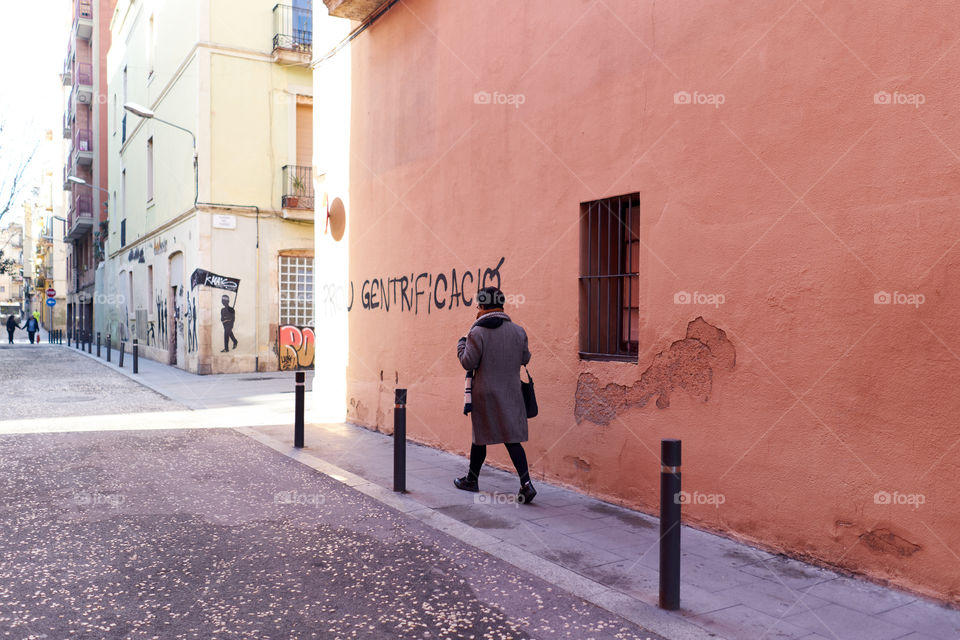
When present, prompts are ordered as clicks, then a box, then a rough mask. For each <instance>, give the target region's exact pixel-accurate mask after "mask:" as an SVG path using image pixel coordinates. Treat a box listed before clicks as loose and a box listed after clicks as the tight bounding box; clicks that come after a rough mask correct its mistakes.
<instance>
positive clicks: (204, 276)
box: [190, 269, 240, 291]
mask: <svg viewBox="0 0 960 640" xmlns="http://www.w3.org/2000/svg"><path fill="white" fill-rule="evenodd" d="M197 285H200V286H204V287H213V288H214V289H224V290H226V291H236V290H237V289H238V288H239V287H240V279H239V278H230V277H228V276H220V275H217V274H215V273H211V272H210V271H207V270H205V269H194V271H193V273H192V274H190V288H191V289H195V288H196V287H197Z"/></svg>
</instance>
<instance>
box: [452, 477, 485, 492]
mask: <svg viewBox="0 0 960 640" xmlns="http://www.w3.org/2000/svg"><path fill="white" fill-rule="evenodd" d="M453 486H455V487H456V488H457V489H460V490H461V491H472V492H473V493H477V492H478V491H480V484H479V483H478V482H477V481H476V480H471V479H470V478H469V476H463V477H462V478H457V479H456V480H454V481H453Z"/></svg>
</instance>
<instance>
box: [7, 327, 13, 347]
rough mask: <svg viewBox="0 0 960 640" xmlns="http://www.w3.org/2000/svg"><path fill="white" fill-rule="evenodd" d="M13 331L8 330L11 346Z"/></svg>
mask: <svg viewBox="0 0 960 640" xmlns="http://www.w3.org/2000/svg"><path fill="white" fill-rule="evenodd" d="M13 331H14V330H13V329H7V337H8V338H9V339H10V344H13Z"/></svg>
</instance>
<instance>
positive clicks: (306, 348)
mask: <svg viewBox="0 0 960 640" xmlns="http://www.w3.org/2000/svg"><path fill="white" fill-rule="evenodd" d="M316 345H317V336H316V334H315V333H314V332H313V327H297V326H294V325H290V324H285V325H283V326H281V327H280V348H279V351H280V369H281V370H290V369H302V368H305V367H312V366H313V358H314V355H315V354H316Z"/></svg>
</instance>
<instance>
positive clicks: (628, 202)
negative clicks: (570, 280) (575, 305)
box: [580, 193, 640, 362]
mask: <svg viewBox="0 0 960 640" xmlns="http://www.w3.org/2000/svg"><path fill="white" fill-rule="evenodd" d="M639 271H640V194H639V193H631V194H628V195H622V196H616V197H613V198H604V199H602V200H594V201H592V202H584V203H581V204H580V358H581V359H583V360H623V361H627V362H636V361H637V352H638V337H639V333H640V330H639V326H638V325H639V315H640V313H639V311H640V302H639V297H640V296H639V293H640V290H639V284H640V279H639Z"/></svg>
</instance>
